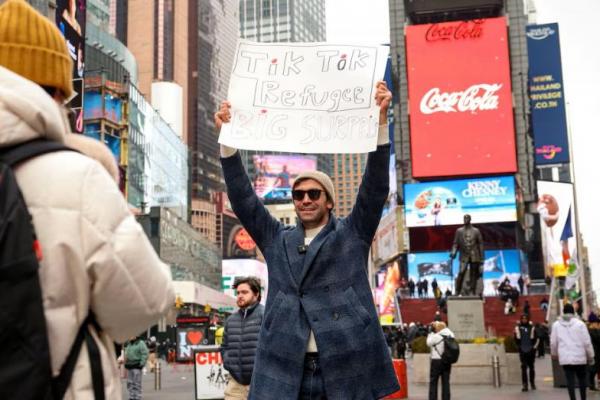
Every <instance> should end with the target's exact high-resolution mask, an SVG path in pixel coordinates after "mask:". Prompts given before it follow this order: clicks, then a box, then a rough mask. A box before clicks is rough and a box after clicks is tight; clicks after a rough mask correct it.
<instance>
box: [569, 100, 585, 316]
mask: <svg viewBox="0 0 600 400" xmlns="http://www.w3.org/2000/svg"><path fill="white" fill-rule="evenodd" d="M565 105H566V109H567V110H566V111H567V136H568V138H569V158H570V160H571V162H570V165H569V169H570V172H571V182H572V184H573V205H574V206H575V211H574V213H573V217H574V218H575V241H576V243H577V257H576V261H577V267H578V269H579V285H580V286H581V288H580V289H581V293H584V292H586V291H587V286H586V281H585V267H584V265H583V264H582V263H581V256H580V255H579V254H580V252H581V250H582V249H583V243H582V242H581V233H580V232H579V206H578V202H577V183H576V179H575V158H573V135H572V134H571V104H570V103H569V102H568V101H567V102H565ZM582 304H583V316H584V318H587V316H588V302H587V296H584V297H583V299H582Z"/></svg>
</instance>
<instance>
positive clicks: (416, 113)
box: [406, 17, 517, 178]
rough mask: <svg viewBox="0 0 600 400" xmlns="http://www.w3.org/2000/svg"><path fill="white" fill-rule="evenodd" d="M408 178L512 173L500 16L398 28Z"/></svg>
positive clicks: (508, 93) (513, 157)
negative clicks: (404, 77)
mask: <svg viewBox="0 0 600 400" xmlns="http://www.w3.org/2000/svg"><path fill="white" fill-rule="evenodd" d="M406 63H407V74H408V97H409V99H408V102H409V118H410V144H411V159H412V172H413V176H414V177H419V178H423V177H438V176H455V175H470V174H488V173H509V172H515V171H516V170H517V162H516V152H515V133H514V122H513V106H512V91H511V90H512V89H511V78H510V64H509V54H508V33H507V21H506V18H504V17H500V18H488V19H479V20H473V21H454V22H444V23H437V24H425V25H410V26H407V27H406Z"/></svg>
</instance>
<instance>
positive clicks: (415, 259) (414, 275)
mask: <svg viewBox="0 0 600 400" xmlns="http://www.w3.org/2000/svg"><path fill="white" fill-rule="evenodd" d="M521 255H522V253H521V252H520V251H518V250H516V249H508V250H486V251H485V252H484V257H485V262H484V263H483V286H484V289H483V294H484V295H486V296H494V295H496V294H497V293H496V291H497V288H498V285H499V284H500V283H501V282H502V281H503V280H504V279H506V278H508V279H509V280H510V282H511V285H512V286H515V287H518V284H517V281H518V280H519V276H520V275H521V274H522V273H526V272H522V269H521V264H522V260H521ZM459 267H460V262H459V261H458V257H457V258H455V259H454V260H451V259H450V253H449V252H435V253H411V254H409V255H408V276H409V278H411V279H412V280H413V281H414V282H415V283H416V282H418V281H419V279H427V281H428V282H429V283H430V284H431V282H432V281H433V279H434V278H435V280H436V281H437V283H438V285H439V288H440V290H441V291H442V293H444V292H445V291H446V289H450V291H451V292H452V293H454V282H455V280H456V277H457V275H458V269H459ZM430 286H431V285H430ZM429 295H430V296H432V294H431V290H430V292H429Z"/></svg>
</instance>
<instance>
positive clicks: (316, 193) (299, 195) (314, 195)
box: [292, 189, 323, 201]
mask: <svg viewBox="0 0 600 400" xmlns="http://www.w3.org/2000/svg"><path fill="white" fill-rule="evenodd" d="M322 192H323V191H322V190H321V189H308V190H300V189H294V190H292V199H294V200H296V201H302V200H304V195H306V194H307V193H308V198H309V199H311V200H312V201H315V200H319V198H320V197H321V193H322Z"/></svg>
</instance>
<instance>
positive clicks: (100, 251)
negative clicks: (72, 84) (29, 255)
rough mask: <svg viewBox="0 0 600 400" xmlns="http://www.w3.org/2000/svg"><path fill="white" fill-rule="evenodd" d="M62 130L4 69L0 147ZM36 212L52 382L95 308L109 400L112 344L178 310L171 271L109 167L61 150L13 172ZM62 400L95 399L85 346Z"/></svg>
mask: <svg viewBox="0 0 600 400" xmlns="http://www.w3.org/2000/svg"><path fill="white" fill-rule="evenodd" d="M67 131H68V124H67V121H66V118H65V117H64V114H63V112H62V110H61V108H60V107H59V106H58V105H57V104H56V103H55V102H54V100H52V99H51V98H50V96H48V95H47V94H46V93H45V92H44V90H43V89H41V87H39V86H37V85H36V84H34V83H32V82H30V81H28V80H25V79H23V78H22V77H20V76H18V75H16V74H14V73H12V72H11V71H9V70H7V69H5V68H2V67H0V147H5V146H9V145H14V144H16V143H20V142H24V141H27V140H31V139H35V138H47V139H50V140H56V141H59V142H63V140H64V136H65V133H66V132H67ZM15 174H16V177H17V181H18V183H19V186H20V188H21V191H22V192H23V196H24V198H25V202H26V203H27V206H28V208H29V211H30V213H31V214H32V215H33V223H34V225H35V230H36V233H37V237H38V239H39V241H40V243H41V246H42V252H43V259H42V261H41V265H40V272H39V273H40V279H41V285H42V291H43V297H44V308H45V314H46V321H47V326H48V337H49V341H50V357H51V360H52V370H53V373H54V374H55V375H58V373H59V371H60V368H61V366H62V364H63V363H64V361H65V359H66V357H67V354H68V353H69V350H70V348H71V345H72V343H73V341H74V340H75V336H76V334H77V331H78V329H79V326H80V324H81V323H82V321H84V319H85V318H86V316H87V314H88V310H90V309H91V310H92V311H93V312H94V314H95V315H96V319H97V321H98V323H99V324H100V326H101V327H102V329H103V331H102V333H101V334H100V335H95V337H96V341H97V342H98V344H99V348H100V353H101V357H102V370H103V374H104V382H105V391H106V398H107V399H120V398H121V383H120V379H119V374H118V368H117V363H116V359H115V354H114V347H113V345H112V342H113V340H114V341H117V342H123V341H125V340H126V339H128V338H129V337H131V336H133V335H136V334H139V333H140V332H142V331H143V330H144V329H146V328H147V327H148V326H150V325H152V324H154V323H155V322H156V321H157V320H158V319H159V317H160V316H161V315H163V314H164V313H166V312H167V311H168V310H169V309H170V308H171V307H172V305H173V304H174V300H175V295H174V291H173V286H172V282H171V274H170V271H169V268H168V266H167V265H165V264H163V263H162V262H161V261H160V259H159V258H158V256H157V255H156V253H155V252H154V250H153V249H152V246H151V244H150V242H149V241H148V239H147V238H146V236H145V234H144V232H143V230H142V228H141V227H140V225H139V224H138V223H137V222H136V221H135V218H134V216H133V215H132V214H131V213H130V212H129V210H128V207H127V203H126V201H125V200H124V198H123V196H122V194H121V193H120V192H119V189H118V188H117V185H116V184H115V182H114V181H113V180H112V179H111V177H110V176H109V174H108V173H107V172H106V170H105V169H104V168H103V167H102V166H101V165H100V164H99V163H98V162H97V161H95V160H92V159H91V158H88V157H86V156H84V155H82V154H79V153H75V152H69V151H61V152H56V153H50V154H45V155H42V156H39V157H37V158H34V159H32V160H29V161H27V162H25V163H23V164H22V165H20V166H18V167H17V168H16V170H15ZM65 399H67V400H70V399H77V400H85V399H93V392H92V385H91V375H90V370H89V362H88V355H87V350H86V347H85V345H84V346H83V347H82V351H81V353H80V355H79V359H78V361H77V365H76V366H75V373H74V374H73V378H72V380H71V386H70V388H69V390H68V391H67V394H66V396H65Z"/></svg>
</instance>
